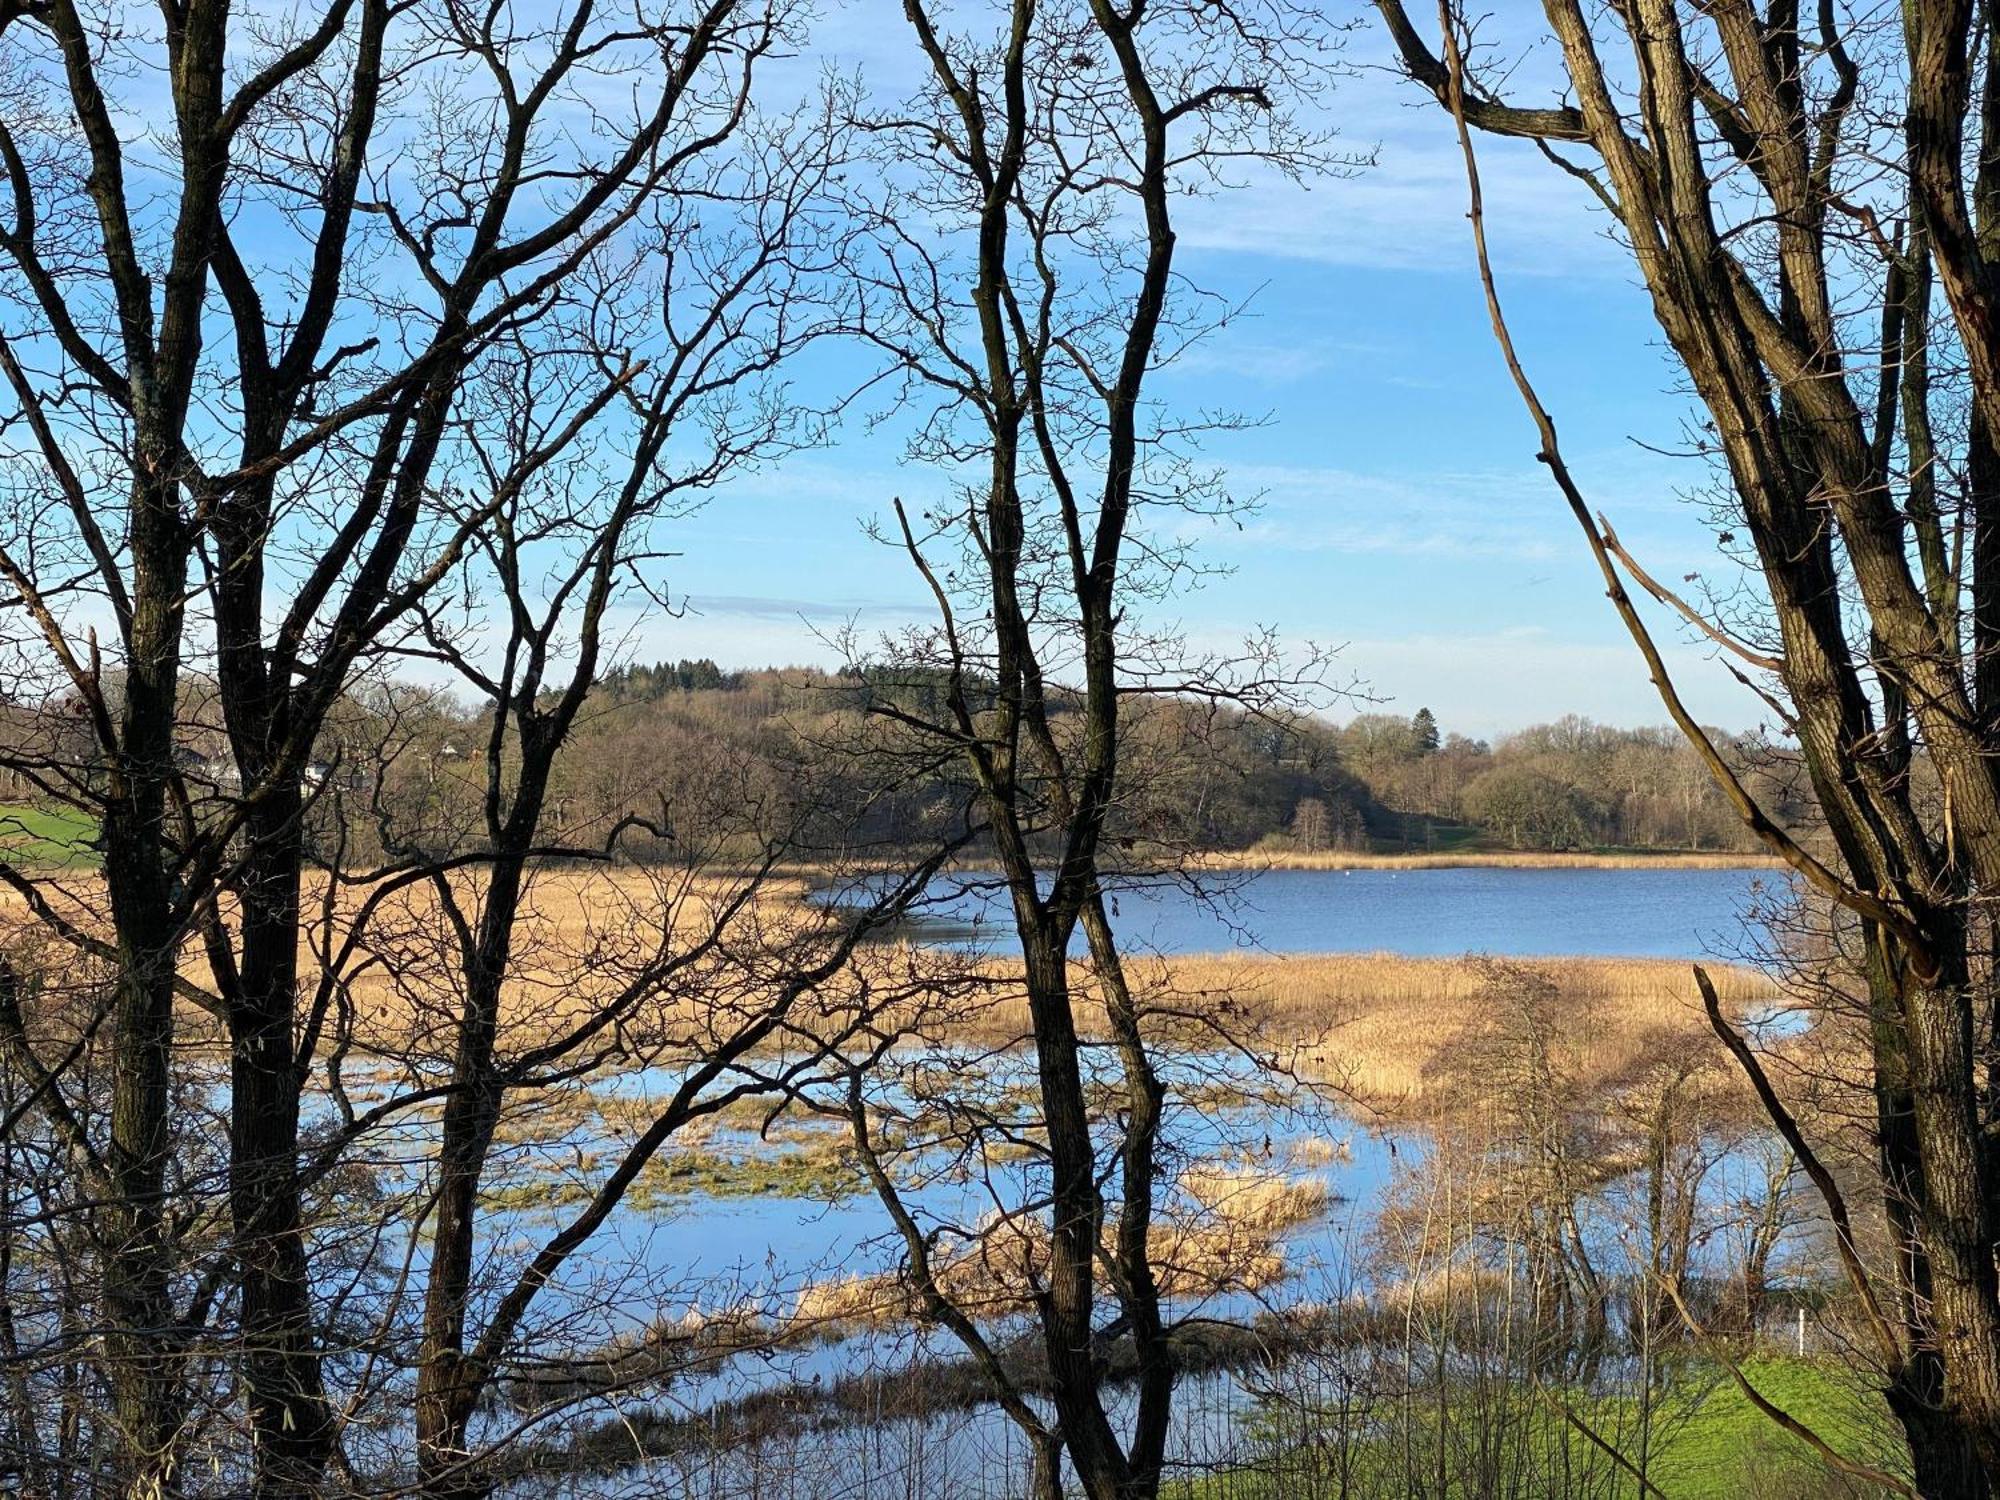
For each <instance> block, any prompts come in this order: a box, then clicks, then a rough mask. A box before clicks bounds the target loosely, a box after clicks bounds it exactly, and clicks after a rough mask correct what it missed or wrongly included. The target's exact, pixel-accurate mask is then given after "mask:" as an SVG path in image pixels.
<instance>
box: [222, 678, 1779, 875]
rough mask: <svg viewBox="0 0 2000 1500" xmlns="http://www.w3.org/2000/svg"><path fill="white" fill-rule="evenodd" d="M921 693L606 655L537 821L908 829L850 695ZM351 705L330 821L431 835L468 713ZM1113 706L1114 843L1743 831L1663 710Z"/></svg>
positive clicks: (1749, 759)
mask: <svg viewBox="0 0 2000 1500" xmlns="http://www.w3.org/2000/svg"><path fill="white" fill-rule="evenodd" d="M933 687H934V685H930V684H926V683H924V682H921V681H918V680H916V679H915V678H914V677H913V676H912V674H909V673H907V672H905V673H902V674H899V675H895V676H891V675H890V674H887V673H882V674H860V673H853V672H850V673H845V674H843V673H831V672H825V671H821V670H818V669H812V668H765V669H760V670H749V671H741V670H738V671H729V670H724V669H723V668H721V667H719V666H718V665H717V664H716V663H715V662H713V661H710V660H707V659H700V660H680V661H675V662H667V661H663V662H656V663H650V664H646V663H634V664H628V665H623V666H620V667H617V668H615V669H613V670H611V671H609V672H606V673H605V674H604V675H603V676H602V677H601V678H600V679H599V681H598V682H597V684H596V687H595V688H594V690H593V692H592V694H591V698H590V701H589V704H588V706H587V708H586V709H585V711H584V714H583V715H582V718H581V722H580V723H579V726H578V729H577V732H576V735H575V739H574V741H573V743H572V744H571V745H570V746H569V747H567V748H566V749H565V751H564V753H563V755H562V756H561V757H560V759H559V761H558V764H557V767H556V770H555V774H554V778H553V781H552V787H551V807H552V815H553V819H554V822H555V825H556V827H557V828H559V829H560V830H561V832H562V836H563V837H564V838H566V839H570V840H572V841H586V842H587V841H589V840H591V839H593V838H601V837H602V836H603V834H604V832H605V831H606V830H608V829H609V828H611V827H612V826H613V825H615V824H617V823H618V822H619V820H621V819H627V820H631V819H639V820H647V821H651V822H654V823H658V824H660V825H661V826H660V828H659V831H658V832H657V833H655V834H651V835H648V834H647V833H645V832H643V831H642V832H641V833H639V834H638V836H637V837H636V839H635V838H632V837H628V838H627V839H626V841H625V845H624V847H626V848H627V849H628V850H632V851H635V852H639V853H641V854H648V853H649V854H651V855H653V856H655V857H665V856H667V855H668V854H669V852H670V849H669V845H670V843H671V838H672V835H671V831H670V830H669V829H668V828H667V827H666V826H665V824H666V823H671V822H672V821H673V820H674V819H675V817H676V815H677V811H678V814H679V815H680V816H682V818H683V820H686V818H687V817H688V816H689V815H691V814H692V813H693V812H694V811H695V810H697V809H699V808H701V807H703V806H704V805H705V804H706V803H707V802H708V801H711V800H713V798H714V797H715V796H717V795H726V796H727V797H728V798H730V799H731V801H732V802H733V803H734V804H735V805H737V806H738V807H739V808H741V807H746V806H747V807H755V808H759V809H762V810H763V817H764V821H765V822H767V823H769V824H770V825H771V826H776V825H777V824H778V823H779V822H780V821H782V822H784V824H785V826H787V827H792V828H796V827H797V826H799V824H800V822H801V820H802V819H803V820H804V822H805V824H806V826H808V827H811V826H812V825H813V824H814V823H815V822H816V823H817V825H818V832H819V836H820V837H822V838H824V839H825V840H826V841H827V842H828V843H829V844H833V843H842V844H844V843H845V842H846V841H847V840H849V839H851V838H854V837H856V836H859V837H860V838H861V839H862V840H863V841H864V842H867V843H874V844H879V845H881V846H883V847H908V846H912V845H914V844H916V843H919V842H921V841H922V840H923V839H925V838H926V837H930V836H934V834H935V832H936V829H937V826H938V824H939V822H940V820H944V819H949V818H950V817H952V816H953V815H954V812H955V810H956V809H958V808H960V807H962V806H963V805H964V799H965V795H966V788H965V786H964V785H963V775H962V773H961V772H960V771H959V770H958V768H957V767H955V766H953V765H951V764H948V763H940V762H938V761H936V760H935V759H934V758H922V757H913V758H911V760H910V761H909V763H908V764H907V765H896V764H894V762H895V757H896V756H897V753H898V752H897V749H896V747H895V745H894V744H893V741H892V738H891V737H888V736H886V735H885V731H884V729H883V727H882V721H881V719H880V716H879V715H876V714H874V713H872V712H871V708H872V707H876V706H879V704H880V702H881V700H883V699H884V698H897V697H900V698H901V699H904V700H906V701H908V702H911V703H917V702H920V701H921V700H923V699H924V698H925V697H926V696H927V695H928V694H929V693H930V692H931V691H932V690H933ZM351 707H352V713H351V716H350V718H349V719H348V721H347V723H346V724H345V725H344V726H343V728H342V730H341V734H342V735H345V736H346V738H345V740H344V741H341V742H340V743H337V744H336V745H334V746H333V747H331V748H329V749H328V750H327V751H326V754H325V757H324V759H323V761H322V764H323V765H325V766H328V767H331V766H333V765H334V764H336V763H339V764H340V765H341V766H342V770H341V773H340V775H339V777H338V778H337V779H338V782H339V786H338V790H339V791H340V792H341V793H342V799H341V800H342V802H343V805H344V807H345V809H346V812H345V814H344V820H345V822H346V823H347V824H348V825H350V826H349V827H348V828H347V830H346V833H345V836H346V837H348V838H350V839H353V838H356V837H365V836H366V834H367V830H368V828H369V827H370V826H372V825H373V824H375V823H377V822H379V821H381V817H380V815H381V814H384V813H386V811H387V810H389V809H390V808H391V807H393V809H394V811H395V814H396V817H395V821H396V822H397V823H398V824H399V826H402V827H405V828H407V827H410V826H419V825H421V826H426V827H430V828H433V829H435V830H437V831H438V834H439V836H440V837H445V836H446V832H445V831H446V830H451V829H459V828H463V827H465V826H467V825H466V821H465V819H464V817H463V815H462V814H463V812H464V811H465V808H464V807H462V806H461V805H460V804H462V803H469V802H470V801H471V800H472V799H475V798H476V796H477V795H478V790H479V786H480V785H481V784H483V783H482V778H483V773H479V774H475V771H476V767H475V766H474V765H473V764H472V763H473V762H475V761H476V760H477V759H478V756H479V754H480V750H479V747H480V744H481V741H482V736H483V734H484V726H485V724H486V723H487V722H488V719H489V715H488V712H487V711H486V710H485V709H483V708H476V707H467V706H466V705H464V704H463V703H461V702H459V701H456V700H454V699H453V698H451V697H450V696H448V695H446V694H444V693H442V692H427V691H420V690H416V689H407V688H405V689H396V690H388V689H378V690H376V693H375V695H374V696H373V697H362V698H357V700H356V701H355V703H354V704H353V705H352V706H351ZM1054 707H1055V709H1056V719H1057V721H1058V723H1061V722H1062V721H1063V720H1064V719H1065V718H1067V717H1070V716H1072V714H1073V705H1071V704H1067V703H1066V702H1065V701H1064V700H1063V699H1062V697H1061V696H1060V695H1057V697H1056V699H1055V701H1054ZM1129 715H1130V724H1129V727H1128V732H1129V733H1130V735H1131V739H1132V743H1133V745H1134V747H1135V751H1134V764H1135V766H1136V767H1138V770H1136V771H1135V773H1134V774H1133V776H1132V779H1131V782H1130V783H1129V784H1128V785H1127V786H1126V787H1125V788H1124V789H1123V792H1122V795H1121V797H1120V798H1119V800H1118V802H1117V804H1116V806H1115V807H1114V808H1113V809H1112V814H1111V828H1112V832H1113V835H1114V836H1115V837H1116V838H1117V839H1119V840H1120V841H1122V842H1123V843H1124V844H1126V845H1127V846H1132V845H1143V846H1146V847H1148V848H1152V849H1175V850H1183V851H1188V852H1197V851H1216V850H1258V851H1261V852H1264V853H1268V854H1273V855H1284V854H1304V855H1322V854H1333V853H1341V852H1364V851H1370V850H1374V851H1403V850H1408V851H1420V852H1421V851H1446V850H1451V849H1462V848H1479V849H1503V850H1529V851H1542V850H1550V851H1560V850H1588V849H1604V848H1619V849H1636V850H1719V851H1731V850H1740V851H1746V852H1747V851H1749V850H1752V849H1754V848H1755V847H1756V844H1755V840H1754V839H1753V838H1752V836H1751V835H1750V834H1748V833H1747V832H1745V831H1744V829H1743V828H1742V826H1741V823H1740V821H1739V820H1737V819H1736V817H1735V815H1734V813H1733V812H1732V810H1731V809H1730V807H1729V806H1728V804H1727V803H1726V802H1725V800H1724V799H1723V797H1722V795H1721V793H1720V792H1719V791H1718V790H1717V789H1716V785H1715V782H1714V780H1713V778H1712V777H1711V776H1709V774H1708V773H1707V771H1706V769H1705V768H1704V767H1703V765H1702V764H1701V762H1700V760H1699V758H1698V757H1697V755H1696V754H1695V753H1694V752H1693V751H1692V750H1691V749H1689V748H1688V746H1687V744H1686V742H1685V740H1684V739H1683V738H1682V737H1681V736H1680V735H1679V734H1678V733H1677V732H1676V731H1674V730H1673V729H1671V728H1669V727H1664V726H1663V727H1649V728H1638V729H1625V728H1617V727H1614V726H1610V725H1604V724H1597V723H1593V722H1592V721H1590V720H1589V719H1586V718H1581V717H1578V716H1576V715H1569V716H1566V717H1564V718H1562V719H1559V720H1557V721H1556V722H1554V723H1550V724H1537V725H1532V726H1530V727H1528V728H1525V729H1521V730H1518V731H1515V732H1513V733H1509V734H1505V735H1500V736H1496V737H1494V738H1493V739H1491V740H1486V739H1475V738H1472V737H1469V736H1467V735H1463V734H1459V733H1454V732H1450V731H1448V730H1445V729H1444V728H1442V727H1441V726H1440V725H1439V722H1438V720H1437V718H1436V717H1435V716H1434V715H1433V714H1432V712H1431V711H1430V710H1429V709H1428V708H1425V709H1420V710H1419V711H1418V712H1417V713H1416V714H1414V715H1410V716H1402V715H1396V714H1389V713H1365V714H1361V715H1358V716H1357V717H1355V718H1353V719H1351V720H1349V721H1347V722H1346V723H1344V724H1335V723H1333V722H1330V721H1328V720H1326V719H1324V718H1320V717H1316V716H1310V715H1299V716H1293V717H1288V718H1283V719H1279V718H1273V717H1271V716H1268V715H1260V714H1254V713H1248V712H1244V711H1241V710H1239V709H1234V708H1231V707H1228V706H1215V705H1209V704H1194V703H1187V702H1180V701H1176V700H1173V699H1167V698H1144V699H1139V700H1135V702H1134V704H1133V705H1132V707H1131V709H1130V710H1129ZM195 738H196V739H197V740H198V739H199V735H197V736H196V737H195ZM335 738H336V740H339V739H340V736H338V735H337V736H336V737H335ZM1717 741H1718V743H1719V744H1721V745H1723V746H1724V747H1725V750H1726V753H1727V754H1728V755H1729V757H1730V759H1731V761H1732V764H1733V765H1734V766H1735V768H1736V770H1737V772H1738V774H1739V775H1740V776H1742V777H1743V778H1744V779H1745V780H1746V781H1748V782H1750V783H1752V784H1755V785H1756V786H1757V787H1758V788H1759V791H1760V793H1761V794H1762V796H1763V798H1764V800H1765V803H1766V805H1768V806H1771V807H1773V808H1776V809H1778V810H1779V812H1780V814H1781V816H1782V817H1783V818H1784V819H1785V820H1786V823H1787V826H1791V827H1795V828H1806V827H1809V826H1810V824H1811V821H1812V819H1811V806H1810V801H1809V799H1808V798H1807V797H1806V796H1804V795H1803V794H1802V792H1801V791H1800V789H1799V785H1798V782H1797V778H1796V765H1795V760H1794V756H1793V754H1792V752H1791V751H1790V750H1789V749H1788V748H1787V747H1785V746H1784V745H1782V744H1780V743H1778V742H1776V741H1774V740H1772V739H1770V738H1768V737H1766V736H1764V735H1762V734H1761V733H1746V734H1736V735H1721V734H1718V736H1717ZM885 768H887V769H885ZM371 806H372V807H373V808H374V811H373V812H370V811H368V809H369V808H370V807H371ZM808 806H809V807H810V814H809V815H808V812H807V808H808ZM424 807H428V808H429V809H430V810H429V812H428V814H425V813H423V812H422V811H420V809H422V808H424ZM663 820H664V821H663ZM745 826H746V827H747V826H749V825H745Z"/></svg>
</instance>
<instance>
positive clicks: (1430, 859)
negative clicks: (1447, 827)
mask: <svg viewBox="0 0 2000 1500" xmlns="http://www.w3.org/2000/svg"><path fill="white" fill-rule="evenodd" d="M1191 863H1192V866H1193V867H1194V868H1195V869H1212V870H1479V869H1491V870H1782V869H1785V868H1786V865H1785V862H1784V861H1783V860H1782V859H1779V858H1778V857H1777V856H1776V855H1775V854H1732V853H1727V852H1724V851H1721V850H1712V851H1711V850H1680V851H1667V850H1663V851H1661V852H1660V853H1657V854H1652V853H1642V852H1603V853H1595V852H1591V851H1587V850H1575V851H1564V852H1561V853H1536V852H1533V851H1529V850H1516V849H1475V850H1466V851H1462V852H1458V853H1451V852H1442V851H1440V852H1436V853H1428V854H1419V853H1410V854H1376V853H1369V852H1358V851H1357V852H1341V851H1331V850H1330V851H1328V852H1326V853H1324V854H1302V853H1295V852H1291V851H1287V850H1272V851H1268V852H1267V851H1263V850H1252V849H1231V850H1218V851H1215V852H1213V853H1208V854H1200V855H1196V856H1195V857H1194V859H1193V860H1192V861H1191Z"/></svg>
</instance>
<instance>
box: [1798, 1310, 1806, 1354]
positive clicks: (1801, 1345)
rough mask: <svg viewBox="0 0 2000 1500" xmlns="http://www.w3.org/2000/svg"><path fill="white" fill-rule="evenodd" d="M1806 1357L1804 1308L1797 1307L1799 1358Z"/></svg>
mask: <svg viewBox="0 0 2000 1500" xmlns="http://www.w3.org/2000/svg"><path fill="white" fill-rule="evenodd" d="M1805 1357H1806V1310H1805V1309H1804V1308H1803V1307H1801V1308H1800V1309H1799V1358H1800V1359H1804V1358H1805Z"/></svg>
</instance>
